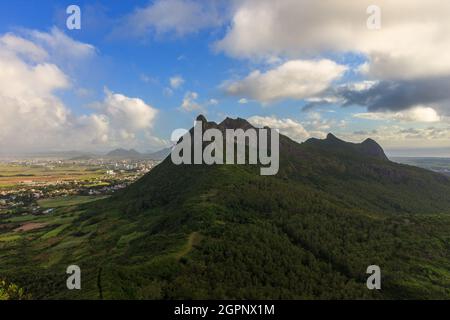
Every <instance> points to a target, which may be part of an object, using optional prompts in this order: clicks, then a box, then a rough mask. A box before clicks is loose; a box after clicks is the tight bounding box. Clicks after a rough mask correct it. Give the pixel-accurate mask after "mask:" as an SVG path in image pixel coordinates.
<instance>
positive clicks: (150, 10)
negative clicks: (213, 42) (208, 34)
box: [121, 0, 222, 36]
mask: <svg viewBox="0 0 450 320" xmlns="http://www.w3.org/2000/svg"><path fill="white" fill-rule="evenodd" d="M221 24H222V17H221V15H220V14H219V11H218V8H217V7H216V5H215V3H214V2H207V1H193V0H156V1H154V2H152V3H150V4H149V5H148V6H147V7H144V8H139V9H137V10H135V12H134V13H133V14H131V15H130V16H129V17H128V19H127V21H126V23H125V25H124V26H121V27H122V28H123V29H125V30H127V32H128V33H129V31H131V34H134V35H137V36H142V35H145V34H147V33H149V32H151V31H154V32H156V33H157V34H164V33H175V34H176V35H178V36H183V35H186V34H190V33H195V32H198V31H200V30H202V29H205V28H210V27H216V26H219V25H221Z"/></svg>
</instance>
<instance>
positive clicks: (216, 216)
mask: <svg viewBox="0 0 450 320" xmlns="http://www.w3.org/2000/svg"><path fill="white" fill-rule="evenodd" d="M199 119H200V120H201V121H203V123H204V126H206V127H209V128H217V129H219V130H224V129H237V128H251V127H252V126H251V124H250V123H248V122H247V121H246V120H244V119H230V118H227V119H225V120H224V121H223V122H221V123H219V124H216V123H214V122H208V121H207V120H206V119H205V118H204V117H200V118H199ZM79 211H80V212H81V214H80V216H79V217H78V218H76V219H74V220H73V222H71V224H70V225H69V226H67V227H65V228H64V229H63V230H62V231H60V232H59V234H58V246H59V247H61V248H63V249H64V250H65V251H58V246H50V245H49V248H50V249H48V252H46V255H44V253H43V251H42V249H40V248H42V247H44V245H39V246H37V248H39V250H37V251H36V252H37V253H38V254H39V255H36V258H35V259H33V260H32V261H33V266H36V265H41V266H42V267H41V269H36V267H35V268H33V269H32V272H28V273H27V272H25V271H24V272H21V273H20V278H19V280H17V279H16V278H14V277H10V278H12V279H13V280H15V281H16V282H18V283H19V284H21V285H24V284H30V283H31V285H30V286H31V287H28V289H30V290H31V291H33V292H37V294H39V295H41V297H47V298H48V297H50V298H87V299H90V298H92V299H98V298H103V299H120V298H124V299H318V298H319V299H433V298H434V299H450V278H449V275H450V250H449V248H450V238H449V234H450V179H449V178H448V177H446V176H444V175H441V174H438V173H435V172H432V171H428V170H425V169H421V168H417V167H414V166H410V165H404V164H398V163H394V162H391V161H389V159H388V158H387V157H386V155H385V154H384V151H383V149H382V148H381V147H380V146H379V145H378V144H377V143H376V142H375V141H374V140H371V139H367V140H366V141H364V142H362V143H348V142H345V141H342V140H340V139H338V138H337V137H335V136H334V135H332V134H329V135H328V136H327V138H326V139H323V140H320V139H309V140H308V141H306V142H304V143H301V144H299V143H297V142H295V141H293V140H291V139H289V138H288V137H286V136H283V135H281V136H280V170H279V172H278V174H277V175H275V176H261V175H260V174H259V168H258V166H257V165H212V166H207V165H174V164H173V163H172V161H171V159H170V158H166V159H165V160H164V161H163V162H162V163H161V164H160V165H158V166H157V167H155V168H154V169H153V170H152V171H150V172H149V173H148V174H147V175H146V176H144V177H143V178H142V179H140V180H139V181H137V182H136V183H134V184H132V185H131V186H129V187H128V188H126V189H124V190H123V191H121V192H119V193H117V194H115V195H114V196H113V197H111V198H108V199H107V200H103V201H99V202H94V203H90V204H86V205H83V206H81V207H80V208H79ZM65 214H67V213H65ZM72 245H73V248H74V251H73V253H68V251H67V250H66V248H67V247H69V246H72ZM30 250H31V249H30ZM61 250H62V249H61ZM69 251H70V250H69ZM48 261H54V262H53V263H52V264H49V262H48ZM73 263H77V264H79V265H81V266H83V275H84V278H83V281H84V282H83V290H78V291H76V292H70V291H68V290H58V291H55V290H50V289H49V290H47V289H45V288H54V287H56V286H58V284H59V283H60V282H61V281H60V273H58V272H59V271H60V270H64V267H65V266H67V265H69V264H73ZM49 265H50V266H49ZM370 265H377V266H379V267H380V268H381V272H382V290H368V289H367V287H366V280H367V277H368V275H367V274H366V270H367V267H368V266H370ZM0 270H1V264H0ZM19 271H20V270H19ZM31 279H33V280H31ZM33 283H35V285H33Z"/></svg>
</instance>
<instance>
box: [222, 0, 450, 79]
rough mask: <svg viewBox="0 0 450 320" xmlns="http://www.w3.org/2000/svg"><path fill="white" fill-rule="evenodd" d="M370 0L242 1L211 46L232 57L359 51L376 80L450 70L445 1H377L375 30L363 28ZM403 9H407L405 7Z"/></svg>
mask: <svg viewBox="0 0 450 320" xmlns="http://www.w3.org/2000/svg"><path fill="white" fill-rule="evenodd" d="M372 4H373V1H371V0H361V1H352V2H351V3H345V5H343V3H342V1H341V0H330V1H326V3H324V2H322V1H314V0H284V1H272V0H244V1H240V2H238V3H237V4H236V7H235V10H234V13H233V18H232V23H231V28H230V29H229V31H228V32H227V34H226V35H225V37H224V38H223V39H222V40H220V41H219V42H218V43H216V48H217V49H219V50H222V51H224V52H226V53H227V54H229V55H231V56H235V57H258V56H264V57H270V56H280V55H284V56H310V55H314V54H322V53H326V52H339V53H348V52H355V53H362V54H364V55H365V56H366V57H367V59H368V64H367V65H366V68H365V70H366V72H367V73H368V74H369V75H371V76H373V77H376V78H379V79H409V78H420V77H428V76H443V75H448V74H450V56H449V55H448V54H447V53H448V52H449V49H450V33H449V32H448V31H449V30H450V20H449V19H448V12H450V2H446V1H441V0H430V1H426V2H424V1H422V0H397V1H389V0H379V1H377V3H376V5H378V6H379V7H380V8H381V12H382V15H381V17H382V21H381V29H380V30H376V31H374V30H369V29H368V28H367V27H366V20H367V18H368V15H367V13H366V9H367V8H368V6H369V5H372ZM405 8H408V10H405Z"/></svg>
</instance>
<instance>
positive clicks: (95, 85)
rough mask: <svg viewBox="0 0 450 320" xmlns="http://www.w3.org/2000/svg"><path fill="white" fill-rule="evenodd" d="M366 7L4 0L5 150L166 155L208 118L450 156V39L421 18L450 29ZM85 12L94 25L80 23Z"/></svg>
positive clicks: (0, 11) (0, 34) (416, 7)
mask: <svg viewBox="0 0 450 320" xmlns="http://www.w3.org/2000/svg"><path fill="white" fill-rule="evenodd" d="M402 1H403V0H401V1H400V2H402ZM365 2H366V1H362V2H361V3H359V4H355V5H351V6H348V7H347V8H346V9H345V10H343V9H344V6H343V5H342V3H340V1H338V0H333V1H331V2H330V4H329V5H330V10H329V11H328V10H325V11H324V10H323V8H320V7H318V6H317V5H316V4H314V1H308V0H304V1H303V0H302V1H290V0H282V1H279V3H278V4H277V5H274V3H273V2H271V1H266V0H262V1H253V0H243V1H221V0H217V1H194V0H155V1H148V0H146V1H76V2H73V1H48V0H45V1H38V2H37V1H36V2H31V1H25V0H19V1H2V2H1V3H0V39H1V40H0V59H1V57H2V56H3V57H4V61H1V60H0V65H2V62H3V65H5V66H11V70H12V71H11V72H13V73H12V76H10V78H7V74H6V73H5V75H4V78H2V77H1V76H0V98H4V99H5V101H7V102H6V104H5V107H4V112H5V113H4V114H6V116H5V117H4V121H5V123H6V121H8V122H7V124H8V125H5V126H4V128H5V129H3V132H2V131H0V139H1V140H0V146H1V147H2V149H3V150H11V152H13V151H27V150H33V151H34V150H43V149H46V150H49V149H52V150H60V149H86V150H98V151H103V150H108V149H110V148H114V147H134V148H137V149H139V150H142V151H145V150H156V149H159V148H162V147H164V146H166V145H168V144H170V135H171V132H172V131H173V130H174V129H177V128H189V127H190V126H191V125H192V122H193V119H194V118H195V117H196V115H197V114H199V113H203V114H205V115H206V117H207V118H208V119H210V120H214V121H221V120H223V118H225V117H227V116H230V117H243V118H247V119H250V120H251V122H252V123H254V124H256V125H270V126H273V127H278V128H279V129H280V130H281V132H282V133H285V134H287V135H289V136H291V137H292V138H293V139H295V140H297V141H304V140H305V139H307V138H309V137H319V138H322V137H324V136H325V135H326V134H327V133H328V132H333V133H335V134H336V135H338V136H340V137H342V138H343V139H346V140H350V141H355V142H358V141H362V140H364V139H365V138H367V137H373V138H375V139H376V140H378V141H379V142H380V143H381V144H382V145H383V146H384V147H385V148H387V149H388V150H391V152H392V153H393V154H402V155H438V156H439V155H450V142H449V140H450V133H449V132H450V130H449V120H448V119H449V113H450V112H449V108H448V101H449V100H450V96H448V93H446V91H448V90H446V89H445V87H446V85H447V84H449V83H450V82H449V81H448V79H449V78H450V67H449V66H450V62H448V61H447V60H445V59H446V58H445V57H443V54H442V52H440V50H443V49H446V48H447V47H446V46H447V44H448V42H449V41H448V40H449V39H448V36H446V35H445V33H444V31H442V32H440V31H436V28H431V29H430V30H428V29H426V27H423V28H422V27H420V25H419V24H418V23H417V22H418V21H419V20H420V19H421V16H422V15H420V14H419V13H420V12H422V13H423V12H425V13H426V14H427V15H429V16H430V17H432V18H434V20H435V23H436V24H437V25H438V26H442V27H444V28H445V27H448V22H446V20H445V19H444V18H443V17H442V16H441V15H440V13H439V10H435V9H432V8H431V9H430V8H429V7H426V8H425V7H422V6H423V4H421V2H420V1H412V2H408V3H409V5H410V6H412V10H411V12H412V14H411V16H410V17H406V18H405V17H404V13H403V12H402V10H400V9H401V6H400V5H392V4H389V2H386V1H380V9H381V13H382V14H383V15H381V17H383V16H384V15H386V16H388V17H389V18H390V19H392V17H396V18H397V20H395V21H394V20H392V21H391V20H388V19H386V20H381V22H382V24H381V28H380V29H377V30H375V31H374V30H368V26H366V19H368V18H369V16H370V15H369V14H367V12H366V8H367V7H368V5H369V2H367V3H365ZM71 4H76V5H78V6H79V7H80V9H81V30H69V29H68V28H67V27H66V19H67V17H68V14H67V13H66V8H67V7H68V6H69V5H71ZM416 12H417V14H415V13H416ZM309 17H313V19H312V20H311V19H309ZM394 22H395V23H394ZM399 26H400V28H399ZM408 28H409V29H408ZM403 29H405V30H406V31H408V30H409V31H408V32H406V31H402V30H403ZM411 33H412V35H411ZM430 34H431V35H434V36H435V37H434V38H439V37H440V38H441V40H442V41H441V42H440V43H439V45H438V47H437V48H436V50H435V51H433V50H431V49H423V48H430V47H431V46H433V45H434V46H436V44H435V43H432V41H433V39H434V38H433V37H430ZM430 39H431V40H430ZM21 40H23V41H21ZM442 42H444V43H442ZM417 43H419V44H420V45H421V46H420V48H421V49H417V47H416V44H417ZM30 46H33V49H32V50H31V49H29V48H30ZM34 46H35V47H34ZM40 49H42V51H44V52H45V54H42V57H41V58H39V59H34V58H33V57H34V56H32V55H34V54H36V52H37V50H40ZM418 50H419V51H418ZM420 50H422V51H423V52H422V51H420ZM435 55H436V56H435ZM417 57H419V58H421V59H422V60H420V61H418V58H417ZM433 58H435V59H437V60H439V61H440V62H441V64H440V65H437V64H436V63H433ZM44 65H45V66H47V67H48V68H50V69H52V68H53V69H57V72H55V74H53V73H52V75H53V78H51V79H50V77H49V76H46V75H45V74H44V75H42V74H41V73H39V72H38V69H39V66H44ZM14 68H17V69H14ZM53 69H52V70H53ZM24 70H25V71H24ZM19 71H20V72H19ZM21 77H26V78H28V79H36V80H34V81H36V82H40V83H41V84H42V85H39V86H34V85H33V83H30V84H29V86H26V84H23V85H20V86H19V85H17V86H13V89H12V90H13V91H11V88H10V86H11V83H9V84H8V79H11V80H10V82H16V83H17V84H18V83H22V80H21V79H22V78H21ZM34 77H35V78H34ZM46 79H47V80H48V79H50V80H48V82H49V83H48V84H47V80H46ZM24 83H25V82H24ZM435 84H437V85H435ZM2 86H3V88H2ZM41 86H42V88H41ZM428 87H430V88H433V89H432V90H435V91H436V92H434V91H433V92H431V93H429V94H427V93H426V92H429V91H425V89H426V88H428ZM417 88H419V89H417ZM421 88H424V89H423V90H424V93H422V94H421V93H420V91H421V90H420V89H421ZM14 90H16V91H14ZM11 92H17V94H22V93H23V94H24V97H22V99H21V100H20V101H19V100H17V94H15V96H13V95H12V93H11ZM414 92H415V93H414ZM2 94H3V96H2ZM26 99H28V100H26ZM36 101H39V103H36ZM55 106H56V107H55ZM305 106H306V107H305ZM18 110H19V111H18ZM24 110H25V111H24ZM27 114H28V117H29V118H27ZM32 114H33V115H32ZM145 121H147V122H148V123H147V124H146V123H145ZM16 122H17V123H16ZM24 127H26V129H24V130H23V136H22V135H20V133H17V132H18V131H20V130H19V129H18V128H24ZM8 128H9V129H8ZM8 130H9V131H8ZM12 140H15V143H11V141H12Z"/></svg>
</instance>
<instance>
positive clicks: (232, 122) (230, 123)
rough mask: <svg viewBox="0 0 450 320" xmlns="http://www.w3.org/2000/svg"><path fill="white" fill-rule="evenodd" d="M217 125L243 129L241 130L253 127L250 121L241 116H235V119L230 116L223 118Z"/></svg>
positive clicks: (225, 127) (224, 127)
mask: <svg viewBox="0 0 450 320" xmlns="http://www.w3.org/2000/svg"><path fill="white" fill-rule="evenodd" d="M219 126H220V127H221V128H223V129H243V130H247V129H250V128H254V127H253V126H252V125H251V124H250V122H248V121H247V120H245V119H242V118H236V119H232V118H228V117H227V118H226V119H225V120H223V121H222V122H221V123H220V124H219Z"/></svg>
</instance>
